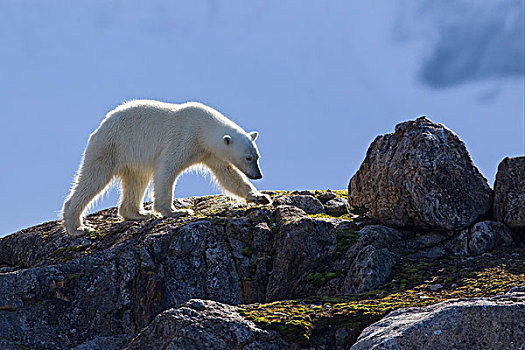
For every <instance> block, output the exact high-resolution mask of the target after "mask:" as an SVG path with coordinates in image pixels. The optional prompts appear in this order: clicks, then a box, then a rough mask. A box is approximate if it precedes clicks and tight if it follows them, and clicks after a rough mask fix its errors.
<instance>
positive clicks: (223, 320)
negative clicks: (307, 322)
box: [124, 299, 291, 350]
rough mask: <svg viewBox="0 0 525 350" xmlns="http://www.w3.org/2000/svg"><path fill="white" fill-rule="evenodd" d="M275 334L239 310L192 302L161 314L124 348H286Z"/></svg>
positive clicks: (207, 301) (205, 301)
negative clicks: (262, 327)
mask: <svg viewBox="0 0 525 350" xmlns="http://www.w3.org/2000/svg"><path fill="white" fill-rule="evenodd" d="M290 347H291V346H290V344H287V343H286V342H285V341H284V340H282V338H281V337H280V335H279V333H277V332H275V331H265V330H262V329H261V328H259V327H257V326H256V325H255V324H254V323H253V322H251V321H248V320H246V319H245V318H243V317H242V316H241V315H240V314H239V312H238V308H237V307H235V306H230V305H227V304H221V303H217V302H213V301H209V300H199V299H192V300H189V301H188V302H187V303H185V304H184V305H183V306H181V307H179V308H177V309H170V310H166V311H163V312H162V313H160V314H159V315H158V316H157V317H155V319H154V320H153V322H151V323H150V324H149V325H148V326H147V327H146V328H144V329H143V330H142V331H141V332H140V333H139V334H138V335H137V336H136V337H135V338H134V339H133V340H132V341H131V342H130V343H129V344H128V345H127V346H126V347H125V348H124V349H126V350H148V349H151V350H157V349H187V350H190V349H217V350H222V349H246V350H256V349H268V350H278V349H289V348H290Z"/></svg>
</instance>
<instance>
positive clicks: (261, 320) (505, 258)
mask: <svg viewBox="0 0 525 350" xmlns="http://www.w3.org/2000/svg"><path fill="white" fill-rule="evenodd" d="M522 256H523V249H522V248H500V249H498V250H496V251H493V253H492V254H486V255H484V256H480V257H476V258H459V257H446V258H442V259H404V260H402V261H401V262H400V263H399V264H397V265H396V266H395V267H394V268H393V270H392V275H391V281H390V282H389V283H387V284H385V285H384V286H383V289H381V290H375V291H370V292H367V293H361V294H355V295H351V296H348V297H345V298H342V297H332V298H326V297H325V298H315V297H313V298H308V299H302V300H289V301H279V302H274V303H269V304H257V305H246V306H245V307H243V308H242V309H241V314H242V315H244V317H246V318H248V319H250V320H252V321H254V322H256V323H257V324H259V325H260V326H261V327H263V328H265V329H274V330H278V331H279V332H280V333H281V334H282V335H283V337H284V338H285V339H286V340H288V341H291V342H295V343H298V344H301V345H307V344H308V343H309V339H310V336H311V334H312V332H313V331H314V330H315V329H316V328H323V327H326V326H327V325H331V326H335V327H340V326H342V325H345V326H350V327H351V328H354V329H355V330H356V331H358V332H360V331H361V330H363V329H364V328H365V327H367V326H369V325H370V324H372V323H374V322H376V321H378V320H379V319H381V318H382V317H383V316H385V315H386V314H387V313H389V312H390V311H392V310H395V309H399V308H404V307H422V306H427V305H431V304H435V303H438V302H441V301H445V300H450V299H456V298H472V297H488V296H492V295H497V294H503V293H506V292H508V291H509V290H510V289H511V288H512V287H517V286H524V285H525V272H524V270H523V261H522V258H521V257H522ZM321 276H322V274H313V275H312V277H311V278H312V280H321ZM438 283H439V284H441V285H442V288H439V289H437V290H433V289H431V288H429V287H430V286H431V285H433V284H438Z"/></svg>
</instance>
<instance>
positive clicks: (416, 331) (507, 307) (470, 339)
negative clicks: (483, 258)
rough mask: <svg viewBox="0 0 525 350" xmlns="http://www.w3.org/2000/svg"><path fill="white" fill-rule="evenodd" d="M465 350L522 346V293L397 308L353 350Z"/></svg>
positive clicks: (524, 312) (524, 323) (524, 314)
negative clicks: (467, 349)
mask: <svg viewBox="0 0 525 350" xmlns="http://www.w3.org/2000/svg"><path fill="white" fill-rule="evenodd" d="M465 348H469V349H494V350H497V349H501V350H503V349H508V350H510V349H523V348H525V293H514V294H510V295H503V296H498V297H493V298H476V299H468V300H451V301H445V302H442V303H439V304H436V305H432V306H428V307H425V308H409V309H399V310H396V311H393V312H391V313H390V314H389V315H388V316H386V317H385V318H383V319H382V320H380V321H379V322H376V323H374V324H372V325H371V326H370V327H368V328H366V329H365V330H364V331H363V332H362V333H361V335H360V336H359V339H358V341H357V343H355V344H354V345H353V346H352V348H351V349H352V350H387V349H388V350H391V349H396V350H397V349H398V350H402V349H407V350H408V349H465Z"/></svg>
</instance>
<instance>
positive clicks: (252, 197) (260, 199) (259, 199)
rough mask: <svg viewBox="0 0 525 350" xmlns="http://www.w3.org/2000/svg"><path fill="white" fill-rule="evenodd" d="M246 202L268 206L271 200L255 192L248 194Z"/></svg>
mask: <svg viewBox="0 0 525 350" xmlns="http://www.w3.org/2000/svg"><path fill="white" fill-rule="evenodd" d="M246 200H247V201H248V202H253V203H257V204H270V203H272V199H271V197H270V196H269V195H267V194H264V193H262V192H259V191H257V192H255V193H250V194H248V197H247V198H246Z"/></svg>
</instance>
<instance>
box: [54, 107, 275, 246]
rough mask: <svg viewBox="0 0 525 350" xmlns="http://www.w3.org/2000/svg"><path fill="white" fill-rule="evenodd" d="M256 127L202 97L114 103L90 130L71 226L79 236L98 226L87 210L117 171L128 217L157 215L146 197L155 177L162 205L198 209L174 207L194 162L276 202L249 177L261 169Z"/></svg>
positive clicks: (234, 188)
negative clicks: (244, 125) (179, 184)
mask: <svg viewBox="0 0 525 350" xmlns="http://www.w3.org/2000/svg"><path fill="white" fill-rule="evenodd" d="M257 135H258V134H257V132H252V133H249V134H248V133H246V132H245V131H244V130H243V129H241V128H240V127H239V126H238V125H236V124H235V123H233V122H232V121H231V120H229V119H228V118H226V117H225V116H223V115H222V114H220V113H219V112H217V111H216V110H214V109H212V108H210V107H207V106H205V105H202V104H200V103H193V102H190V103H184V104H171V103H163V102H157V101H149V100H138V101H132V102H128V103H125V104H123V105H121V106H119V107H117V108H115V109H114V110H113V111H111V112H109V113H108V114H107V116H106V118H105V119H104V120H103V121H102V123H101V124H100V126H99V127H98V129H97V130H95V131H94V132H93V133H92V134H91V135H90V137H89V142H88V145H87V147H86V150H85V151H84V155H83V157H82V163H81V164H80V168H79V170H78V174H77V177H76V179H75V182H74V185H73V187H72V189H71V193H70V194H69V196H68V197H67V198H66V201H65V203H64V207H63V209H62V216H63V219H64V225H65V227H66V230H67V232H68V233H69V234H70V235H72V236H79V235H82V234H84V233H85V232H87V231H89V230H90V229H91V228H90V227H89V226H86V225H84V224H83V222H82V221H83V218H82V216H83V213H84V211H85V209H86V207H87V206H88V205H89V204H90V203H91V202H92V201H93V200H94V199H95V198H96V197H97V196H98V195H99V194H100V193H102V192H103V191H104V189H105V188H106V186H107V185H108V184H109V183H110V182H111V181H112V180H113V179H114V178H119V179H120V181H121V184H122V195H121V198H120V201H119V215H120V216H122V217H123V218H124V219H126V220H141V219H145V218H148V217H149V216H151V214H152V213H150V212H145V211H144V209H143V205H142V201H143V198H144V194H145V192H146V188H147V187H148V184H149V183H150V182H151V181H152V180H153V208H154V210H155V211H156V212H158V213H160V214H162V215H164V216H174V217H177V216H181V215H186V214H191V213H192V211H191V210H175V209H174V208H173V205H172V204H173V189H174V186H175V182H176V180H177V178H178V177H179V175H180V174H181V173H182V172H183V171H184V170H186V169H188V168H189V167H192V166H199V165H204V166H205V167H207V168H208V169H209V170H210V171H211V173H212V174H213V176H214V177H215V179H216V181H217V182H218V184H219V186H220V187H221V189H223V190H225V191H227V192H230V193H232V194H234V195H236V196H238V197H241V198H244V199H246V200H248V201H254V202H259V203H269V202H270V199H269V197H268V196H267V195H264V194H262V193H260V192H259V191H257V189H256V188H255V187H254V186H253V185H252V184H251V183H250V182H249V181H248V179H247V176H248V177H250V178H253V179H257V178H261V177H262V174H261V172H260V169H259V164H258V159H259V157H260V156H259V151H258V150H257V146H256V145H255V139H256V138H257Z"/></svg>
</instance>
